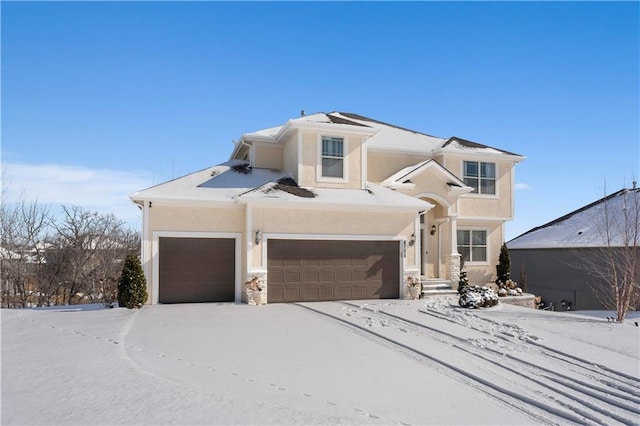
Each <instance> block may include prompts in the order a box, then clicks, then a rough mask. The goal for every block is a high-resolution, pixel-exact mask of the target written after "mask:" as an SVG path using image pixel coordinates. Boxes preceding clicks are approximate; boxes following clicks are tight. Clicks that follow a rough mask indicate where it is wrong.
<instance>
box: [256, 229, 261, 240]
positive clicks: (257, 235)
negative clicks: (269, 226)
mask: <svg viewBox="0 0 640 426" xmlns="http://www.w3.org/2000/svg"><path fill="white" fill-rule="evenodd" d="M260 241H262V232H260V230H259V229H258V230H257V231H256V244H260Z"/></svg>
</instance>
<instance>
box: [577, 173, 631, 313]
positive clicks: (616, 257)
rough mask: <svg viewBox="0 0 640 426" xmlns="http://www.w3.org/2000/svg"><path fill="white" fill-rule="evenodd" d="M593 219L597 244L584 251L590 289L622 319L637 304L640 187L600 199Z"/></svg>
mask: <svg viewBox="0 0 640 426" xmlns="http://www.w3.org/2000/svg"><path fill="white" fill-rule="evenodd" d="M601 201H602V202H601V203H600V209H599V213H598V214H597V216H596V218H595V219H594V222H595V223H594V225H595V227H596V230H597V233H598V236H599V239H600V240H601V241H600V243H601V244H599V247H594V248H592V249H589V250H587V251H585V254H584V255H583V256H582V257H583V264H584V267H585V269H587V270H588V272H589V274H590V275H591V276H593V277H594V282H591V283H589V286H590V287H591V289H592V291H593V292H594V294H595V295H596V297H597V298H598V299H599V300H600V302H601V303H602V304H603V305H604V306H605V308H606V309H610V310H614V311H615V312H616V320H617V321H618V322H623V321H624V319H625V317H626V315H627V313H628V312H629V310H630V309H637V308H638V305H639V303H640V284H639V283H640V189H638V188H636V185H635V182H634V185H633V188H632V189H623V190H621V191H618V192H616V193H614V194H611V195H609V196H606V197H605V198H603V199H602V200H601Z"/></svg>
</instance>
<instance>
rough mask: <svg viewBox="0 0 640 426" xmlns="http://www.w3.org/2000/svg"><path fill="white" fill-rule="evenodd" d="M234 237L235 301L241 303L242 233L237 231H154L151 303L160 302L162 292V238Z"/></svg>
mask: <svg viewBox="0 0 640 426" xmlns="http://www.w3.org/2000/svg"><path fill="white" fill-rule="evenodd" d="M162 237H170V238H233V239H234V240H235V259H236V264H235V284H234V287H235V291H234V298H235V302H236V303H239V302H240V298H241V287H240V280H241V273H242V271H241V264H242V257H241V256H242V254H241V250H240V245H241V243H240V241H241V238H242V234H240V233H236V232H196V231H153V244H152V245H151V246H152V248H151V258H152V262H153V277H152V278H153V279H152V282H151V296H152V297H151V303H152V304H153V305H156V304H158V296H159V292H160V276H159V275H160V252H159V244H160V238H162Z"/></svg>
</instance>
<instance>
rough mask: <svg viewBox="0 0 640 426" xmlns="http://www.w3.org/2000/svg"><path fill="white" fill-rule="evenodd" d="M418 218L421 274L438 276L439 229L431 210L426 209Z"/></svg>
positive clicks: (426, 276) (431, 276) (429, 276)
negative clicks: (420, 244)
mask: <svg viewBox="0 0 640 426" xmlns="http://www.w3.org/2000/svg"><path fill="white" fill-rule="evenodd" d="M422 217H423V218H424V220H422V219H421V220H420V238H421V240H420V241H421V243H422V262H421V273H422V276H423V277H425V278H427V279H429V278H440V229H439V226H438V225H437V224H436V218H435V214H434V213H433V210H430V211H428V212H427V213H426V214H424V215H423V216H422Z"/></svg>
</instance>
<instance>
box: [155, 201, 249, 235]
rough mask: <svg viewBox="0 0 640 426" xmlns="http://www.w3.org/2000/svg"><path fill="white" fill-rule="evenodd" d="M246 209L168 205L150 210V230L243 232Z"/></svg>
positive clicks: (156, 206)
mask: <svg viewBox="0 0 640 426" xmlns="http://www.w3.org/2000/svg"><path fill="white" fill-rule="evenodd" d="M244 226H245V222H244V209H236V208H233V209H225V208H207V207H168V206H161V205H155V204H154V206H153V207H152V208H151V209H150V211H149V231H150V232H154V231H182V232H198V231H200V232H243V231H244Z"/></svg>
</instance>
